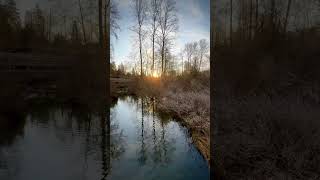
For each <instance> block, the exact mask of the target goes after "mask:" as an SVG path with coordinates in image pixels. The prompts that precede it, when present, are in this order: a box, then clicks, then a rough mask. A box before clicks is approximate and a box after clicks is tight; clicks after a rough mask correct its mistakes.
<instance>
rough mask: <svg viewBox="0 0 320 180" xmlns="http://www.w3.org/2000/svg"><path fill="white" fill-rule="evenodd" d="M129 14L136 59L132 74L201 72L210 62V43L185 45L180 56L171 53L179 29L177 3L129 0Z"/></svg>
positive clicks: (200, 42)
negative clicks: (135, 46) (131, 18)
mask: <svg viewBox="0 0 320 180" xmlns="http://www.w3.org/2000/svg"><path fill="white" fill-rule="evenodd" d="M131 2H132V3H131V8H132V15H133V17H134V20H135V25H134V26H133V27H131V30H132V31H133V32H134V33H135V35H136V36H135V37H136V42H137V44H136V45H137V46H138V47H137V55H136V56H135V57H134V58H135V59H138V61H137V62H136V63H135V65H134V67H133V68H132V74H137V73H138V74H140V76H141V77H143V76H144V75H150V76H165V75H176V74H178V73H180V74H181V73H190V72H196V71H198V72H199V71H200V70H201V67H202V66H203V65H204V61H205V60H207V59H209V54H208V51H209V42H208V41H207V40H205V39H201V40H200V41H199V42H192V43H187V44H186V45H185V47H184V49H182V50H181V52H180V53H179V54H173V48H174V47H173V45H174V41H175V38H176V34H177V33H178V30H179V23H178V22H179V19H178V16H177V8H176V1H174V0H151V1H147V0H132V1H131Z"/></svg>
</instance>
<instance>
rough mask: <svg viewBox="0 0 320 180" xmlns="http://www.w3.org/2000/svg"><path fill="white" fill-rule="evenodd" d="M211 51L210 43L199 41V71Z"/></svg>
mask: <svg viewBox="0 0 320 180" xmlns="http://www.w3.org/2000/svg"><path fill="white" fill-rule="evenodd" d="M208 51H209V43H208V41H207V40H206V39H201V40H200V41H199V71H200V70H201V65H202V62H203V58H204V56H205V55H206V54H207V53H208Z"/></svg>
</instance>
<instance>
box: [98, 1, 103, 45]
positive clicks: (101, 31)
mask: <svg viewBox="0 0 320 180" xmlns="http://www.w3.org/2000/svg"><path fill="white" fill-rule="evenodd" d="M98 9H99V44H100V47H101V48H103V39H104V38H103V22H102V21H103V20H102V0H98Z"/></svg>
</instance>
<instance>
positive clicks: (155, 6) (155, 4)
mask: <svg viewBox="0 0 320 180" xmlns="http://www.w3.org/2000/svg"><path fill="white" fill-rule="evenodd" d="M159 2H160V0H152V1H151V6H150V10H151V16H152V19H151V24H152V33H151V36H152V68H151V73H152V74H153V73H154V57H155V37H156V33H157V29H158V26H159V23H158V19H159V13H160V3H159Z"/></svg>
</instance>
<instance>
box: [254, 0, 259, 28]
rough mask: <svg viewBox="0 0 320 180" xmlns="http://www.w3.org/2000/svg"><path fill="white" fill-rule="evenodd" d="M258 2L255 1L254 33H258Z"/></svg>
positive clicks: (257, 0)
mask: <svg viewBox="0 0 320 180" xmlns="http://www.w3.org/2000/svg"><path fill="white" fill-rule="evenodd" d="M258 16H259V0H256V17H255V20H256V23H255V33H257V31H258V24H259V17H258Z"/></svg>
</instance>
